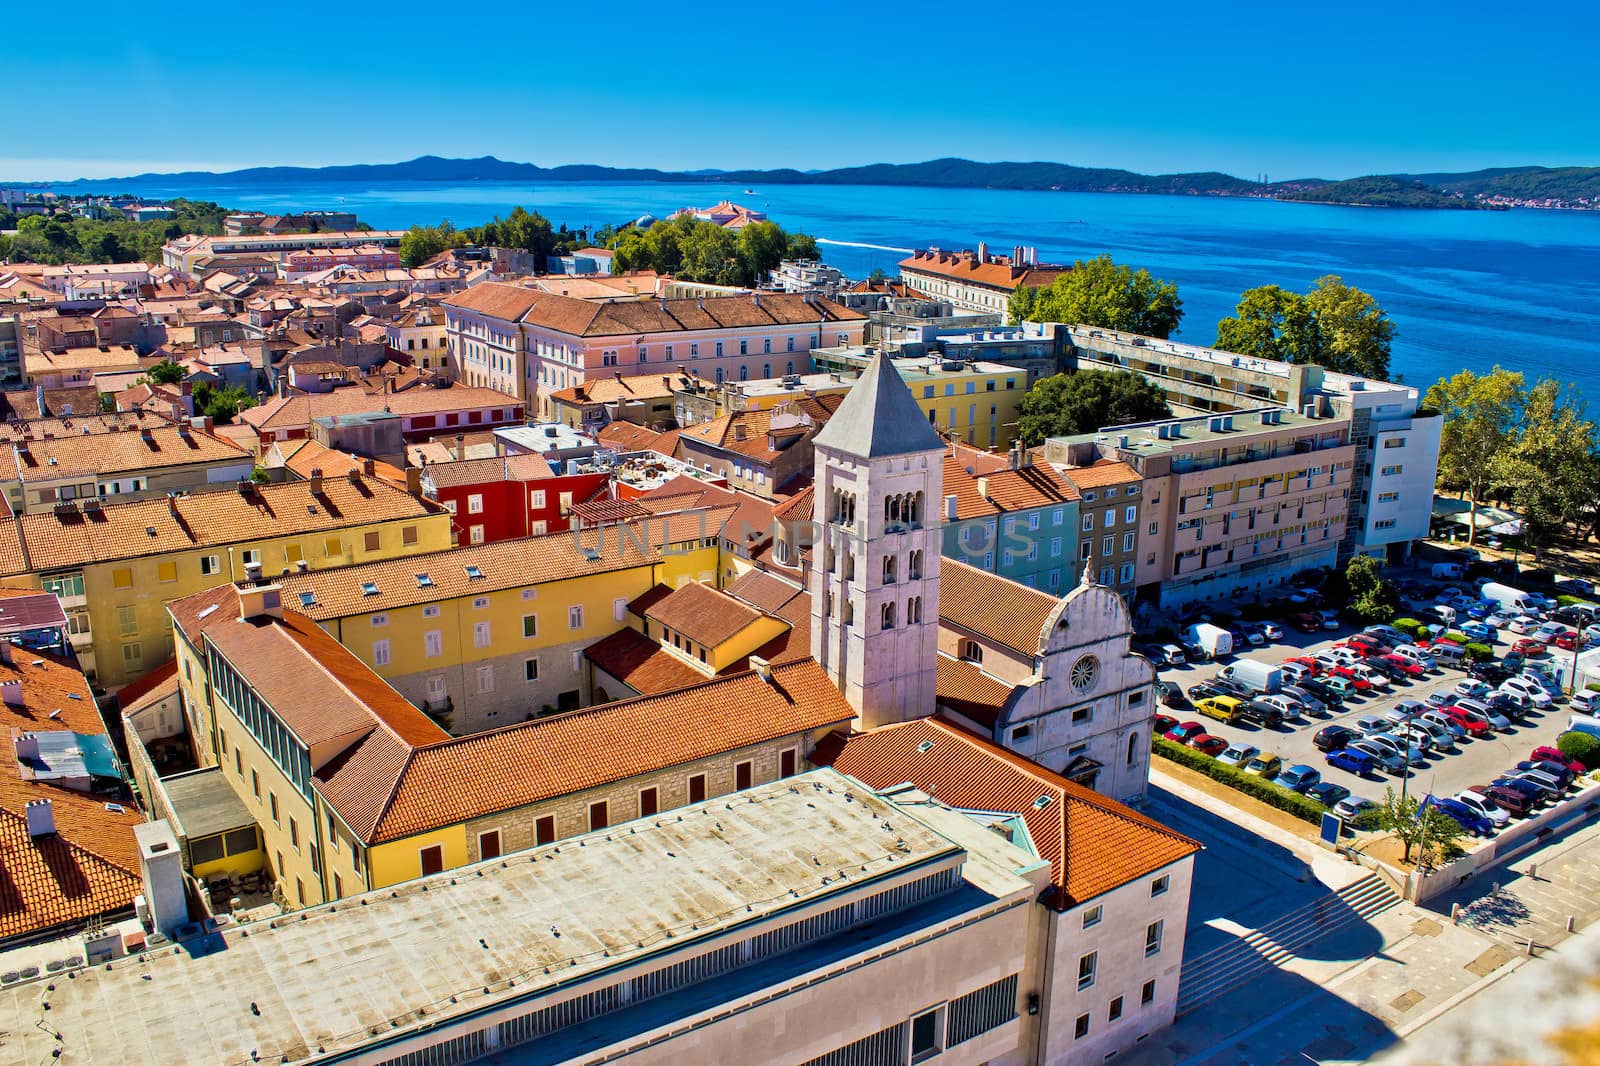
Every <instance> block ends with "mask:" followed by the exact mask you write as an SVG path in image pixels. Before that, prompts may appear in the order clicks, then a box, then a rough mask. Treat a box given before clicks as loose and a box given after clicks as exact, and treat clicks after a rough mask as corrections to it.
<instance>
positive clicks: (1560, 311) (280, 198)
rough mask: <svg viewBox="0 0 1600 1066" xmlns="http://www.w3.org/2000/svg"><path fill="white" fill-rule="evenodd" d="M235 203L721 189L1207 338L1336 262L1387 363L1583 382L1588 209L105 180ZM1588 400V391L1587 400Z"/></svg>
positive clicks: (479, 214)
mask: <svg viewBox="0 0 1600 1066" xmlns="http://www.w3.org/2000/svg"><path fill="white" fill-rule="evenodd" d="M122 188H129V191H134V192H138V193H140V194H141V195H144V196H147V197H152V198H154V197H161V198H165V197H170V196H186V197H189V198H191V199H203V200H213V201H216V202H218V203H221V204H224V205H225V206H228V207H232V208H237V209H246V210H250V209H255V210H262V211H268V212H283V211H289V210H297V209H316V208H338V209H345V210H352V211H354V212H356V214H357V215H358V217H360V219H361V220H362V221H363V222H366V223H368V224H370V225H372V226H374V227H377V228H379V229H391V228H405V227H408V226H411V225H414V224H419V223H420V224H432V223H436V222H438V221H440V220H443V219H449V220H450V221H451V222H453V223H454V224H455V225H457V226H472V225H478V224H481V223H483V222H487V221H488V220H489V219H490V218H492V217H493V216H494V215H496V214H504V213H505V212H507V211H509V210H510V209H511V207H512V206H514V205H516V204H521V205H523V206H525V207H527V208H529V209H530V210H538V211H540V212H542V213H543V214H544V215H545V216H546V217H548V218H550V219H551V220H552V221H553V222H556V223H558V224H560V223H565V224H566V225H568V226H569V227H578V226H584V227H589V228H590V229H591V230H592V229H593V228H596V227H599V226H602V225H605V224H607V223H621V222H626V221H631V220H633V219H636V218H638V217H640V216H642V215H645V214H649V215H653V216H655V217H658V218H659V217H665V216H667V215H669V214H670V213H672V212H673V211H676V210H677V209H679V208H682V207H697V206H708V205H710V204H712V203H715V202H716V201H718V200H722V199H724V198H727V199H732V200H734V201H735V202H738V203H742V204H744V205H746V206H748V207H752V208H755V209H756V210H759V211H764V212H766V213H767V215H768V216H769V217H770V218H772V219H773V220H774V221H776V222H778V223H779V224H780V225H782V226H784V227H785V228H786V229H791V230H799V231H802V232H805V233H810V234H812V235H814V236H815V237H816V238H817V239H818V242H819V244H820V246H821V250H822V252H823V255H824V258H825V259H826V260H827V261H828V262H829V263H831V264H833V265H834V266H837V267H838V268H839V269H841V270H843V271H844V272H845V273H846V274H847V275H849V276H850V277H853V278H859V277H863V276H865V275H866V274H868V273H869V272H870V271H872V270H874V269H880V270H883V271H885V272H887V273H888V274H890V275H891V276H893V275H894V274H895V264H896V263H898V262H899V261H900V260H901V259H902V258H904V257H905V256H906V255H908V254H910V252H911V250H913V249H919V248H928V247H939V248H945V249H962V248H975V247H977V244H978V242H979V241H987V242H988V245H989V247H990V249H991V250H996V251H1009V250H1010V249H1011V248H1012V247H1013V246H1015V245H1028V246H1032V247H1035V248H1037V249H1038V254H1039V258H1040V260H1041V261H1057V262H1071V261H1072V260H1074V259H1079V258H1087V257H1092V256H1096V255H1101V254H1109V255H1110V256H1111V257H1112V258H1113V259H1115V260H1117V261H1118V262H1123V263H1128V264H1131V265H1133V266H1136V267H1145V268H1147V269H1148V270H1150V271H1151V272H1152V273H1153V274H1155V275H1156V276H1158V277H1162V278H1166V279H1168V280H1170V281H1173V282H1175V283H1176V284H1177V286H1178V292H1179V295H1180V297H1181V298H1182V300H1183V306H1184V317H1183V324H1182V328H1181V329H1180V331H1179V333H1178V334H1177V335H1176V339H1178V340H1183V341H1188V342H1190V343H1195V344H1210V343H1211V342H1212V341H1213V340H1215V337H1216V323H1217V320H1218V319H1219V318H1222V317H1224V316H1226V315H1228V314H1230V313H1232V311H1233V309H1234V306H1235V305H1236V304H1237V302H1238V298H1239V294H1240V293H1241V292H1243V291H1244V290H1245V289H1249V288H1252V287H1254V286H1257V285H1268V284H1277V285H1282V286H1284V287H1287V288H1291V289H1297V290H1302V291H1303V290H1304V289H1306V288H1307V287H1309V286H1310V285H1311V283H1312V282H1313V281H1315V280H1316V279H1317V278H1319V277H1321V276H1323V275H1325V274H1337V275H1339V276H1341V277H1342V278H1344V280H1345V281H1346V282H1347V283H1349V284H1351V285H1355V286H1358V287H1359V288H1362V289H1365V290H1366V291H1367V292H1370V293H1371V294H1372V295H1373V296H1374V297H1376V298H1377V300H1378V302H1379V303H1380V304H1382V306H1383V307H1384V309H1385V310H1387V311H1388V313H1389V316H1390V318H1391V319H1392V320H1393V321H1394V323H1395V327H1396V337H1395V342H1394V359H1393V372H1394V374H1395V375H1396V376H1398V377H1399V378H1400V379H1401V380H1403V381H1405V382H1406V383H1408V384H1412V385H1416V386H1418V387H1419V388H1423V389H1426V387H1427V386H1428V385H1430V384H1432V383H1433V382H1434V381H1436V380H1437V379H1439V378H1440V377H1443V376H1447V375H1450V374H1453V373H1455V372H1456V371H1458V370H1461V369H1463V368H1470V369H1472V370H1475V371H1480V372H1483V371H1488V370H1490V369H1491V368H1493V367H1494V366H1496V365H1499V366H1504V367H1508V368H1513V369H1516V370H1520V371H1522V372H1523V373H1524V374H1526V375H1527V376H1528V379H1529V381H1530V382H1532V381H1533V380H1536V379H1538V378H1543V377H1552V378H1556V379H1559V380H1562V381H1566V382H1571V383H1573V384H1575V385H1576V386H1577V387H1578V388H1579V390H1580V391H1581V392H1582V393H1583V395H1584V397H1585V398H1586V399H1587V400H1589V401H1593V402H1600V212H1593V211H1591V212H1583V211H1548V210H1537V209H1514V210H1509V211H1424V210H1401V209H1383V208H1358V207H1335V206H1328V205H1321V204H1300V203H1288V202H1279V201H1275V200H1258V199H1233V198H1224V197H1200V196H1150V195H1137V194H1115V193H1066V192H1016V191H1009V190H995V189H930V188H901V187H888V186H834V185H762V186H760V187H757V188H753V189H747V188H745V187H743V186H738V185H728V184H721V183H717V182H695V183H642V184H632V183H572V182H553V183H548V184H533V185H530V184H515V183H502V182H471V183H465V184H448V183H430V182H395V183H384V184H374V185H371V186H370V187H366V186H362V185H356V184H347V183H306V184H294V185H276V186H270V187H264V186H243V185H241V186H229V185H226V184H212V185H187V186H182V187H174V186H171V185H163V184H154V183H153V184H149V185H135V186H132V187H126V186H120V185H119V189H122ZM1597 410H1600V408H1597Z"/></svg>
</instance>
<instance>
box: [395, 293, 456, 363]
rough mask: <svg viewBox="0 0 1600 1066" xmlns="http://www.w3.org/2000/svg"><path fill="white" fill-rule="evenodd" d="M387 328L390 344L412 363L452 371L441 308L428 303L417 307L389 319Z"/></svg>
mask: <svg viewBox="0 0 1600 1066" xmlns="http://www.w3.org/2000/svg"><path fill="white" fill-rule="evenodd" d="M383 328H384V336H385V339H386V341H387V343H388V345H389V347H391V348H393V349H394V350H395V351H397V352H404V353H405V354H406V355H407V356H409V357H410V359H411V362H412V365H414V366H418V367H421V368H422V369H423V370H443V371H446V372H448V371H449V370H450V343H449V340H448V336H447V330H446V329H445V322H444V311H443V310H442V309H441V308H438V307H431V306H429V305H427V304H424V305H422V306H420V307H414V308H412V309H411V310H409V311H405V312H402V313H401V314H400V315H398V316H396V317H395V318H393V319H391V320H390V321H388V322H386V323H385V324H384V327H383Z"/></svg>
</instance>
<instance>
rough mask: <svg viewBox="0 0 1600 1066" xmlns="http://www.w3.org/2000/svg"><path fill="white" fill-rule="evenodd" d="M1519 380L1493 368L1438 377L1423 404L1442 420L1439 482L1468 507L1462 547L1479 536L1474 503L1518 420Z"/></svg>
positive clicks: (1492, 477) (1492, 478)
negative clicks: (1463, 498)
mask: <svg viewBox="0 0 1600 1066" xmlns="http://www.w3.org/2000/svg"><path fill="white" fill-rule="evenodd" d="M1522 388H1523V377H1522V375H1521V374H1519V373H1516V372H1514V371H1511V370H1502V369H1500V367H1498V366H1496V367H1495V368H1494V369H1493V370H1492V371H1490V372H1489V373H1488V374H1484V375H1481V376H1480V375H1478V374H1475V373H1473V372H1472V371H1470V370H1463V371H1461V372H1460V373H1458V374H1456V375H1455V376H1454V377H1450V378H1440V379H1439V381H1437V382H1436V383H1434V385H1433V387H1432V388H1430V389H1429V390H1428V393H1427V395H1426V396H1425V397H1423V401H1422V402H1423V405H1424V406H1426V407H1431V408H1433V409H1434V410H1436V411H1438V412H1439V413H1440V414H1441V415H1443V416H1444V426H1443V428H1442V429H1441V431H1440V436H1439V484H1440V485H1441V486H1442V487H1445V488H1449V489H1456V490H1460V491H1463V492H1465V493H1466V495H1467V500H1468V502H1469V503H1470V504H1471V509H1470V511H1469V514H1470V517H1471V524H1470V525H1469V526H1468V531H1467V543H1468V544H1471V543H1473V542H1474V541H1475V540H1476V539H1477V534H1478V504H1479V503H1480V502H1482V501H1483V500H1485V499H1487V498H1488V495H1489V491H1490V489H1491V488H1492V487H1493V486H1494V485H1495V483H1496V478H1497V477H1498V475H1499V471H1500V470H1501V469H1502V467H1503V464H1504V462H1505V460H1504V455H1505V453H1506V452H1508V451H1509V450H1510V448H1511V445H1512V444H1513V443H1514V442H1515V441H1516V439H1517V426H1518V424H1519V422H1520V421H1521V419H1522V406H1523V391H1522Z"/></svg>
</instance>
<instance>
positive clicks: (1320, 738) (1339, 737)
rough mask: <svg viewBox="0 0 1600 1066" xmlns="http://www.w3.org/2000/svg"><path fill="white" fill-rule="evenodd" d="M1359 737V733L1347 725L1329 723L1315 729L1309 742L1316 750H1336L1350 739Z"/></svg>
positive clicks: (1358, 738)
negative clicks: (1314, 733)
mask: <svg viewBox="0 0 1600 1066" xmlns="http://www.w3.org/2000/svg"><path fill="white" fill-rule="evenodd" d="M1360 739H1361V734H1360V733H1359V732H1357V731H1356V730H1354V729H1351V728H1350V727H1349V726H1342V725H1330V726H1324V727H1323V728H1321V729H1319V730H1317V732H1316V735H1315V736H1313V737H1312V738H1311V743H1312V745H1313V746H1314V747H1315V748H1316V749H1317V750H1318V751H1338V750H1339V749H1341V748H1343V747H1345V746H1346V745H1348V744H1349V743H1350V742H1351V741H1352V740H1360Z"/></svg>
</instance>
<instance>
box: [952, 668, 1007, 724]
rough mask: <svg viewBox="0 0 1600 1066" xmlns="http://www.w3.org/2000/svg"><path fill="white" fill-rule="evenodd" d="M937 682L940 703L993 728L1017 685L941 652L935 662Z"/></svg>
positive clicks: (973, 720)
mask: <svg viewBox="0 0 1600 1066" xmlns="http://www.w3.org/2000/svg"><path fill="white" fill-rule="evenodd" d="M935 665H936V666H937V668H938V680H937V682H936V684H935V692H936V694H937V698H938V703H939V706H941V707H944V708H946V709H948V710H951V711H954V712H955V713H956V714H959V715H961V716H962V717H963V718H966V719H968V720H969V721H972V722H975V723H977V724H978V725H981V726H985V727H987V728H990V729H993V728H994V724H995V723H996V722H997V721H999V720H1000V714H1001V712H1002V711H1003V710H1005V706H1006V704H1007V703H1009V702H1011V697H1012V695H1013V694H1015V692H1016V689H1014V688H1013V687H1012V686H1010V685H1008V684H1006V683H1005V682H1004V681H1001V680H1000V679H999V678H996V677H991V676H989V675H988V674H986V673H984V672H983V669H982V668H981V667H979V666H977V665H976V664H974V663H969V662H965V661H963V660H960V659H952V658H950V657H949V656H948V655H940V656H939V657H938V660H937V662H936V664H935Z"/></svg>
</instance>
